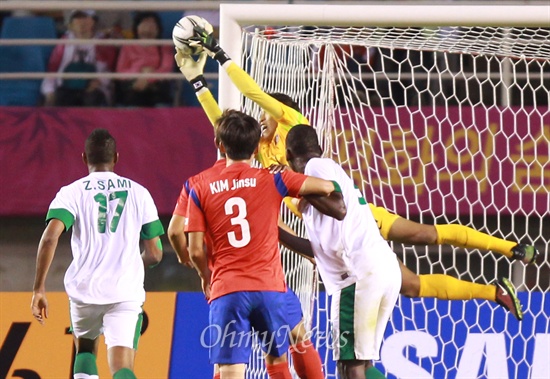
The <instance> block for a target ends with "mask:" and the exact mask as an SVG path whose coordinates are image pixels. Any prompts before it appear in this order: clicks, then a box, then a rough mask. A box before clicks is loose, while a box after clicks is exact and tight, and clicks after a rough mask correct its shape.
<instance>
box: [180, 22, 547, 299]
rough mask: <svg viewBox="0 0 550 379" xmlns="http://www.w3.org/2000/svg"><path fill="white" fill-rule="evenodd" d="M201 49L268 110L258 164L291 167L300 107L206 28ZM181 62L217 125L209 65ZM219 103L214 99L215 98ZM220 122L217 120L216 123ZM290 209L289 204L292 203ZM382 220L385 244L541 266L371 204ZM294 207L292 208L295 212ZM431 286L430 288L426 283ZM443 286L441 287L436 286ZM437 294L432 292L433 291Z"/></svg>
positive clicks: (528, 249)
mask: <svg viewBox="0 0 550 379" xmlns="http://www.w3.org/2000/svg"><path fill="white" fill-rule="evenodd" d="M196 34H197V35H198V37H196V38H195V39H196V41H195V42H194V43H195V44H200V45H201V46H202V47H203V49H204V50H205V51H206V52H207V53H208V55H210V56H212V57H213V58H214V59H215V60H217V61H218V62H219V63H220V65H221V66H222V67H223V68H224V69H225V71H226V72H227V74H228V76H229V78H230V79H231V81H232V82H233V83H234V84H235V86H236V87H237V88H238V89H239V91H240V92H241V93H242V94H243V95H244V96H246V97H247V98H249V99H250V100H252V101H254V102H255V103H256V104H258V105H259V106H260V108H262V109H263V111H264V114H263V115H262V117H261V120H260V122H261V124H262V126H263V133H262V138H261V140H260V146H259V149H258V150H259V151H258V156H257V159H258V161H259V162H260V163H261V164H262V165H263V166H264V167H269V166H271V165H273V164H284V165H286V164H287V160H286V144H285V140H286V136H287V134H288V131H289V130H290V129H291V128H292V127H293V126H294V125H297V124H309V122H308V120H307V119H306V118H305V116H303V115H302V114H301V112H300V109H299V107H298V105H297V104H296V102H294V101H293V100H292V99H291V98H290V97H289V96H287V95H284V94H271V95H270V94H267V93H265V92H264V91H263V90H262V89H261V88H260V87H259V86H258V84H257V83H256V82H255V81H254V80H253V79H252V78H251V77H250V76H249V75H248V74H247V73H246V72H245V71H244V70H243V69H241V68H240V67H239V66H238V65H237V64H236V63H234V62H233V61H232V60H231V58H230V57H229V56H228V55H227V54H226V53H225V51H224V50H223V49H222V48H221V47H220V46H219V44H218V41H217V40H216V39H215V38H214V36H213V34H208V33H206V32H205V31H204V30H203V29H201V28H196ZM176 63H177V64H178V67H180V70H181V71H182V73H183V74H184V76H185V77H186V78H187V79H188V80H189V81H190V82H191V83H192V84H193V86H194V88H195V91H196V95H197V97H198V98H199V101H200V103H201V105H202V107H203V109H204V110H205V112H206V114H207V115H208V117H209V118H210V121H212V118H213V117H215V112H213V111H212V108H213V107H214V108H215V109H218V111H217V112H220V111H219V107H218V106H217V104H214V105H212V104H211V102H210V101H207V100H208V99H205V100H201V99H203V97H201V93H202V89H203V88H206V80H205V79H204V77H203V75H202V73H203V72H202V67H204V61H202V62H195V61H194V60H193V59H192V58H191V57H188V58H186V57H183V56H182V55H180V59H178V58H176ZM210 98H211V99H212V101H213V98H212V97H211V96H210ZM214 122H215V119H214ZM286 203H287V205H288V202H286ZM369 205H370V208H371V210H372V212H373V214H374V217H375V218H376V220H377V223H378V227H379V228H380V230H381V232H382V235H383V236H384V238H385V239H387V240H391V241H395V242H401V243H408V244H416V245H435V244H437V245H442V244H449V245H453V246H457V247H463V248H469V249H480V250H490V251H493V252H497V253H500V254H502V255H504V256H506V257H508V258H510V259H514V260H521V261H522V262H523V263H525V264H529V263H535V261H536V259H537V257H538V255H539V252H538V251H537V250H536V248H535V247H534V246H531V245H524V244H518V243H517V242H513V241H507V240H504V239H500V238H497V237H493V236H490V235H488V234H485V233H481V232H478V231H476V230H474V229H472V228H469V227H466V226H463V225H456V224H450V225H424V224H419V223H416V222H413V221H410V220H407V219H404V218H402V217H400V216H398V215H395V214H392V213H390V212H388V211H387V210H386V209H385V208H382V207H376V206H374V205H373V204H369ZM290 208H291V209H292V208H293V207H292V206H291V207H290ZM426 285H429V284H428V283H426ZM433 285H435V286H438V285H437V283H435V284H433ZM430 292H431V291H430Z"/></svg>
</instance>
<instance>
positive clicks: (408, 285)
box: [400, 275, 420, 297]
mask: <svg viewBox="0 0 550 379" xmlns="http://www.w3.org/2000/svg"><path fill="white" fill-rule="evenodd" d="M400 293H401V295H403V296H406V297H418V295H419V294H420V280H419V278H418V276H416V275H415V277H412V276H407V277H404V278H403V282H402V283H401V292H400Z"/></svg>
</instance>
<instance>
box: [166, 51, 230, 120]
mask: <svg viewBox="0 0 550 379" xmlns="http://www.w3.org/2000/svg"><path fill="white" fill-rule="evenodd" d="M174 59H175V60H176V64H177V65H178V68H179V70H180V71H181V73H182V74H183V76H185V78H186V79H187V80H188V81H189V83H190V84H191V85H192V86H193V89H194V90H195V95H196V96H197V99H198V100H199V103H200V104H201V107H202V109H203V110H204V113H206V116H207V117H208V120H209V121H210V123H211V124H212V126H213V127H214V128H216V122H217V121H218V119H219V118H220V116H221V115H222V111H221V109H220V107H219V106H218V103H217V102H216V100H215V99H214V96H212V92H210V90H209V89H208V85H207V83H206V79H205V78H204V75H203V74H204V64H205V63H206V59H207V54H206V52H205V51H202V52H201V53H200V54H199V57H198V58H197V60H195V59H194V58H193V57H192V56H190V55H186V54H184V53H183V51H182V50H181V49H178V48H177V47H176V55H175V56H174Z"/></svg>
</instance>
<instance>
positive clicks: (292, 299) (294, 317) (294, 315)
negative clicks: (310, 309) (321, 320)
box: [285, 287, 304, 330]
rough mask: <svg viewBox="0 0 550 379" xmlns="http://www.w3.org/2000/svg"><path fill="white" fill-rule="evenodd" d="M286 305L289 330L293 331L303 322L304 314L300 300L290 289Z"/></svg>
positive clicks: (286, 297) (286, 294)
mask: <svg viewBox="0 0 550 379" xmlns="http://www.w3.org/2000/svg"><path fill="white" fill-rule="evenodd" d="M285 305H286V313H287V319H286V321H287V324H288V326H289V330H292V329H294V328H295V327H296V326H298V324H299V323H300V322H301V321H302V319H303V318H304V314H303V313H302V303H300V299H298V296H296V294H295V293H294V291H292V290H291V289H290V288H288V287H287V290H286V292H285Z"/></svg>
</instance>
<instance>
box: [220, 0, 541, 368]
mask: <svg viewBox="0 0 550 379" xmlns="http://www.w3.org/2000/svg"><path fill="white" fill-rule="evenodd" d="M220 10H221V23H220V44H221V45H222V46H223V47H224V49H225V50H226V52H227V53H228V54H229V56H231V57H232V58H233V59H234V60H235V61H236V62H238V63H240V64H241V65H242V67H243V68H244V69H245V70H246V71H247V72H248V73H250V75H251V76H252V77H253V78H254V79H255V80H256V81H257V82H258V83H259V85H260V86H261V87H262V88H263V89H264V90H265V91H266V92H283V93H286V94H288V95H290V96H291V97H293V98H294V99H295V100H297V101H298V103H299V105H300V107H301V109H302V110H303V113H304V114H305V115H306V117H307V118H308V119H309V121H310V122H311V125H313V126H314V127H315V128H316V130H317V131H318V134H319V137H320V143H321V145H322V147H323V150H324V155H325V156H326V157H330V158H332V159H333V160H335V161H337V162H339V163H340V164H341V165H342V167H343V168H344V169H345V170H346V171H347V172H348V173H349V174H350V176H351V177H352V178H353V179H354V181H355V183H356V184H357V185H358V186H359V187H360V188H361V189H362V191H363V193H364V194H365V198H366V199H367V201H368V202H371V203H374V204H375V205H377V206H382V207H384V208H386V209H388V210H389V211H391V212H394V213H397V214H399V215H401V216H403V217H407V218H411V219H413V220H416V221H419V222H422V223H426V224H433V223H438V224H462V225H466V226H469V227H472V228H474V229H476V230H480V231H482V232H484V233H487V234H491V235H494V236H496V237H499V238H502V239H506V240H509V241H514V242H521V243H526V244H533V245H536V246H537V248H538V249H539V250H540V251H541V252H542V255H543V257H542V258H541V259H540V261H539V263H538V264H537V265H536V266H528V267H527V266H525V265H524V264H523V263H521V262H512V261H510V260H509V259H508V258H507V257H506V256H504V255H503V254H502V252H499V251H494V250H498V249H491V248H490V247H487V248H482V247H476V248H473V247H470V248H468V249H464V248H460V247H452V246H432V247H424V246H414V247H413V246H406V245H401V244H397V243H393V244H392V246H393V248H394V251H395V252H396V253H397V254H398V256H399V257H400V258H401V259H402V260H403V261H404V263H405V264H406V265H407V266H408V267H409V268H410V269H411V270H412V271H415V272H416V273H418V274H447V275H450V276H453V277H456V278H458V279H461V280H466V281H469V282H476V283H480V284H483V285H486V284H491V283H494V282H495V280H496V279H497V278H499V277H507V278H510V279H511V280H512V281H513V283H514V284H515V285H516V287H517V288H518V290H519V297H520V300H521V301H522V303H523V307H524V310H525V318H524V320H523V321H522V322H521V323H518V322H517V320H515V319H514V318H513V316H511V315H510V314H509V313H508V312H506V311H504V310H503V309H502V308H501V307H499V306H498V305H497V304H495V303H494V302H492V301H484V300H471V301H445V300H434V299H408V298H405V297H403V296H402V297H400V299H399V301H398V304H397V306H396V308H395V310H394V313H393V315H392V318H391V321H390V323H389V325H388V328H387V331H386V334H385V339H384V343H383V346H382V351H381V360H380V361H379V362H377V365H378V367H379V368H381V369H382V370H383V371H384V372H385V373H386V375H387V376H388V377H389V378H395V377H407V375H408V377H415V378H440V377H479V376H481V377H487V378H502V377H507V378H519V377H521V378H523V377H525V378H543V377H550V361H549V360H548V359H547V358H545V357H547V354H548V351H550V332H548V319H549V318H550V314H549V311H548V309H550V308H549V305H550V303H549V301H550V299H549V298H548V297H547V295H546V292H547V291H548V290H549V289H550V274H549V272H550V265H549V263H548V254H549V251H548V245H549V244H550V220H549V216H548V210H549V209H550V181H549V180H548V174H547V173H548V172H550V161H549V160H548V156H550V110H549V104H550V27H549V24H548V21H549V15H550V6H547V5H544V6H542V5H493V2H484V3H478V4H477V5H455V4H452V5H406V4H396V5H340V4H339V5H330V4H320V5H309V4H304V5H302V4H292V5H283V4H222V5H221V6H220ZM219 80H220V87H219V88H220V91H219V102H220V105H221V107H222V108H224V109H225V108H237V109H242V110H244V111H245V112H247V113H250V114H251V115H253V116H254V117H257V116H258V115H259V112H260V110H259V109H258V108H257V106H256V105H255V104H253V103H252V102H250V101H249V100H248V99H244V98H243V97H242V96H241V95H240V93H239V92H238V90H237V89H236V88H235V87H234V86H233V85H232V83H231V82H230V81H229V78H228V77H227V75H226V74H225V72H223V71H221V72H220V79H219ZM284 217H285V220H287V221H288V222H289V223H291V225H292V227H293V228H295V230H296V231H297V232H298V233H299V234H303V233H304V231H303V228H302V226H301V224H300V221H299V220H297V219H295V218H293V216H292V215H290V214H288V213H285V215H284ZM488 243H489V242H488ZM487 246H489V245H487ZM487 249H489V250H491V251H487ZM283 258H284V265H285V271H286V273H287V278H288V279H289V285H290V286H291V287H292V288H295V289H296V290H297V291H296V292H297V293H298V295H299V297H300V298H301V301H302V306H303V310H304V314H305V318H306V321H307V322H308V324H309V322H311V324H309V325H310V327H311V328H312V335H313V336H314V337H315V340H316V343H317V347H318V349H319V351H320V353H321V356H322V358H323V361H324V362H325V365H326V366H325V369H326V370H325V371H326V374H327V377H330V378H335V377H336V370H335V366H334V362H332V361H331V352H330V349H327V345H330V327H329V325H328V322H327V319H328V313H329V312H328V310H327V309H328V299H327V298H326V297H325V296H324V295H323V292H322V283H320V284H319V286H318V287H317V283H316V282H315V281H314V280H313V279H314V278H315V277H316V275H317V274H316V272H315V271H314V267H313V266H312V265H311V264H309V262H304V261H303V260H300V259H298V258H296V257H294V255H293V254H292V253H288V252H286V251H285V252H283ZM319 289H320V290H321V291H320V292H317V291H318V290H319ZM310 292H311V293H310ZM312 304H313V305H312ZM258 362H260V363H258ZM255 363H256V365H251V367H252V370H249V373H248V377H254V378H256V377H258V378H259V377H262V375H264V372H263V371H262V368H261V367H260V366H261V359H256V361H255Z"/></svg>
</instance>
